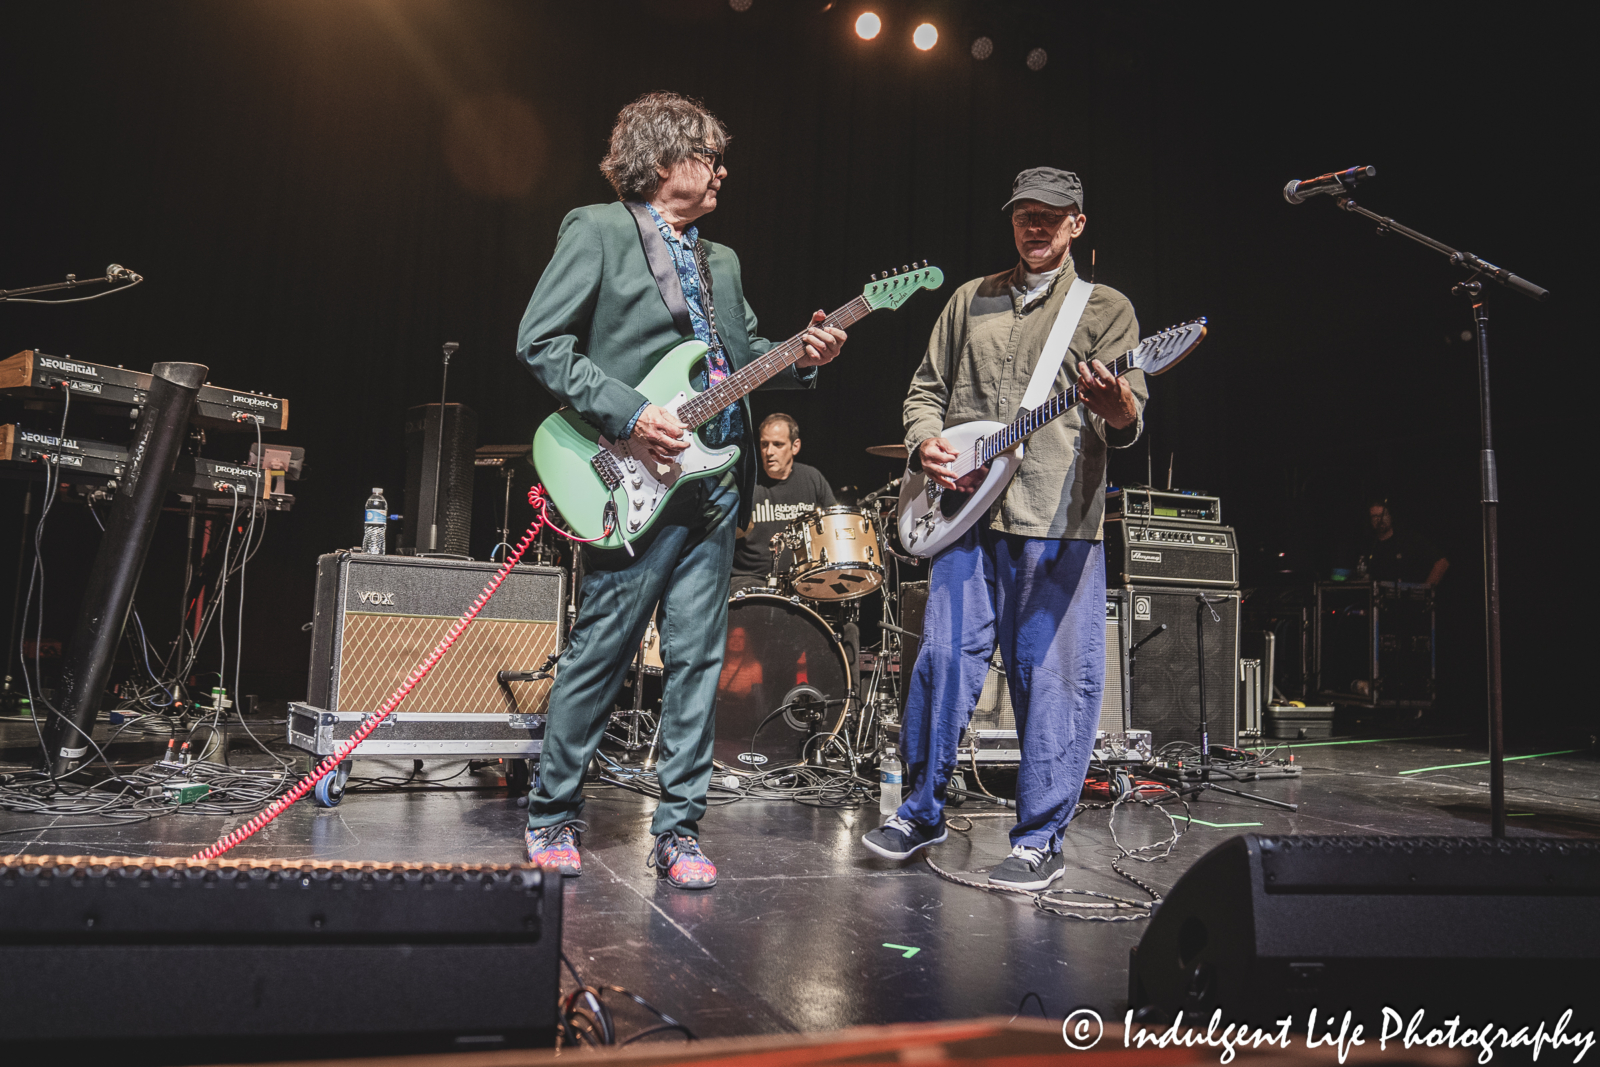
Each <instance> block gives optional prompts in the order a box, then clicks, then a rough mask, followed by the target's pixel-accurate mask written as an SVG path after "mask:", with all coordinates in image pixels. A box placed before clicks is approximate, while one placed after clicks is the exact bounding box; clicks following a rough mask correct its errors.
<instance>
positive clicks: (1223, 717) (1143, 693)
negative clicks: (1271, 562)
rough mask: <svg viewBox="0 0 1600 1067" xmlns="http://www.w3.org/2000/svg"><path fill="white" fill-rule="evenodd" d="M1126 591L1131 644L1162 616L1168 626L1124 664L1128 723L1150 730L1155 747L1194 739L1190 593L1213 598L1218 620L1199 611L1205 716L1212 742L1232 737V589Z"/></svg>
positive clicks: (1235, 622) (1235, 714) (1235, 670)
mask: <svg viewBox="0 0 1600 1067" xmlns="http://www.w3.org/2000/svg"><path fill="white" fill-rule="evenodd" d="M1124 593H1125V595H1126V596H1127V598H1128V599H1127V603H1128V610H1129V615H1130V616H1131V618H1130V619H1129V631H1128V641H1129V645H1130V647H1131V646H1132V645H1136V644H1138V643H1139V642H1140V641H1141V640H1143V639H1144V638H1145V637H1148V636H1149V635H1150V633H1151V632H1152V631H1154V630H1155V629H1156V628H1157V627H1159V626H1160V625H1161V624H1162V623H1166V624H1167V629H1166V630H1165V631H1164V632H1163V633H1161V634H1159V635H1158V636H1156V637H1154V638H1152V639H1151V640H1150V642H1149V643H1148V644H1146V645H1145V646H1144V647H1143V648H1141V649H1139V651H1138V653H1137V655H1136V656H1134V657H1133V659H1132V661H1131V662H1130V663H1129V675H1130V677H1131V679H1132V680H1131V683H1130V684H1129V687H1128V688H1129V694H1130V696H1129V701H1128V714H1129V720H1130V725H1131V726H1133V727H1136V728H1138V729H1141V730H1149V731H1150V732H1151V734H1153V735H1154V737H1153V742H1154V744H1155V746H1156V749H1157V750H1158V751H1159V750H1160V748H1161V746H1163V745H1167V744H1170V743H1172V742H1174V741H1188V742H1191V743H1193V744H1196V745H1198V744H1199V743H1200V662H1199V660H1198V658H1197V657H1196V653H1195V618H1194V613H1195V608H1196V606H1197V605H1196V602H1195V597H1196V596H1198V595H1199V594H1201V593H1204V594H1205V595H1206V596H1208V597H1221V598H1222V600H1221V602H1220V603H1216V604H1212V605H1211V607H1212V608H1213V609H1215V611H1216V613H1217V616H1218V617H1219V618H1220V620H1221V621H1220V622H1219V621H1217V620H1214V619H1213V618H1212V617H1211V612H1210V611H1206V612H1204V613H1203V618H1204V626H1205V652H1206V720H1207V722H1208V723H1209V725H1210V727H1211V743H1212V744H1214V745H1216V744H1221V745H1233V744H1237V743H1238V738H1239V594H1238V593H1233V592H1228V591H1226V590H1220V589H1205V588H1193V587H1191V588H1188V589H1185V588H1182V587H1179V586H1155V585H1135V586H1132V587H1130V588H1128V589H1126V590H1124Z"/></svg>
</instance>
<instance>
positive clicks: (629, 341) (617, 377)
mask: <svg viewBox="0 0 1600 1067" xmlns="http://www.w3.org/2000/svg"><path fill="white" fill-rule="evenodd" d="M700 240H702V241H705V240H706V239H705V238H704V237H701V238H700ZM706 251H707V253H708V255H709V258H710V262H711V289H712V297H713V301H714V302H715V304H716V309H717V326H718V329H717V334H718V336H719V337H721V338H722V344H723V348H724V349H725V350H726V352H727V354H728V359H729V362H731V363H732V364H733V369H734V370H738V369H739V368H741V367H743V366H745V365H746V364H748V363H749V362H750V361H751V360H753V359H755V358H756V357H757V356H759V355H761V354H762V353H763V352H765V351H767V350H768V349H769V348H771V347H772V342H771V341H768V340H767V339H765V338H763V337H761V336H760V335H759V334H757V333H756V315H755V312H754V311H752V310H751V309H750V304H749V302H748V301H746V300H745V298H744V282H743V279H742V278H741V276H740V273H739V257H738V256H736V255H735V254H734V252H733V249H731V248H728V247H727V246H725V245H719V244H714V243H712V242H710V241H706ZM683 339H684V338H683V336H682V335H681V334H680V333H679V332H678V330H677V328H676V327H675V326H674V325H673V322H672V314H671V312H669V311H668V310H667V304H666V301H665V299H663V297H662V296H661V291H660V290H659V289H658V288H657V287H656V281H655V277H654V276H653V275H652V274H651V273H650V264H649V262H648V261H647V260H646V259H645V254H644V247H643V245H642V244H640V238H639V227H638V225H637V223H635V222H634V219H633V215H632V214H630V213H629V211H628V209H627V208H626V207H624V206H623V205H622V204H621V203H612V204H593V205H590V206H588V207H580V208H577V209H576V210H574V211H572V212H570V213H568V215H567V217H566V218H565V219H563V220H562V223H561V232H560V234H559V236H557V238H556V250H555V254H554V255H553V256H551V257H550V264H549V265H548V266H547V267H545V270H544V274H543V276H542V277H540V279H539V284H538V285H537V286H536V287H535V288H534V290H533V296H532V297H531V298H530V299H529V300H528V310H527V311H525V312H523V315H522V325H521V327H520V328H519V329H518V331H517V358H518V359H520V360H521V361H522V362H523V363H524V364H526V365H527V367H528V370H529V371H530V372H532V374H533V376H534V377H535V378H536V379H538V381H539V384H540V385H542V386H544V387H545V388H546V389H548V390H549V391H550V393H551V394H552V395H553V396H555V398H556V399H557V400H558V401H560V402H561V403H563V404H566V405H570V406H571V407H572V408H574V409H575V410H576V411H577V412H578V413H579V414H580V415H582V416H583V417H584V418H585V419H586V420H588V421H589V422H590V423H591V424H592V425H594V426H596V427H598V428H599V430H600V432H601V433H603V434H605V435H606V436H607V437H610V438H613V439H616V438H620V437H621V436H623V433H624V431H626V430H627V428H628V423H629V422H630V421H631V420H632V419H633V416H634V414H635V413H636V412H637V411H638V410H639V408H640V406H641V405H643V404H645V403H647V402H649V400H650V398H648V397H646V396H645V395H644V394H643V393H641V392H639V390H638V389H636V388H635V386H637V385H638V384H639V382H641V381H643V380H644V376H645V375H646V374H648V373H649V372H650V370H651V368H653V367H654V366H655V365H656V362H657V360H659V359H660V358H661V356H662V355H663V354H665V353H666V351H667V350H668V349H670V348H672V346H674V345H675V344H677V343H678V342H679V341H682V340H683ZM815 378H816V374H815V373H814V372H812V373H807V374H805V375H804V376H802V375H801V374H800V373H798V372H797V371H796V370H795V369H794V368H792V367H791V368H790V369H789V370H788V371H785V372H784V373H782V374H779V375H777V376H776V377H774V378H772V379H771V380H770V381H768V382H767V383H766V385H765V386H763V388H779V389H783V388H790V389H796V388H808V387H809V386H810V385H811V384H812V381H813V380H814V379H815ZM739 403H740V405H741V406H742V407H743V409H744V425H745V436H744V439H743V440H742V441H741V442H740V457H739V463H738V465H737V467H736V468H735V471H736V473H737V476H738V484H739V500H740V505H739V506H740V512H741V514H740V519H739V524H740V525H741V526H743V525H746V524H747V523H748V517H749V513H750V508H751V506H752V504H753V497H754V488H755V462H754V448H753V446H752V443H751V441H752V436H751V433H752V427H753V422H752V419H751V414H750V402H749V400H748V399H742V400H740V401H739Z"/></svg>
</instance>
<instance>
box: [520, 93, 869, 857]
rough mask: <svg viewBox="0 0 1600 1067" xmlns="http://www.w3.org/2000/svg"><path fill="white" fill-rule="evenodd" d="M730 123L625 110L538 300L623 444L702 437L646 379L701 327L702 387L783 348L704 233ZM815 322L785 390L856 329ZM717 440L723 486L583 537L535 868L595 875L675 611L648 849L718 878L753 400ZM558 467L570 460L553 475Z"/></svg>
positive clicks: (553, 384)
mask: <svg viewBox="0 0 1600 1067" xmlns="http://www.w3.org/2000/svg"><path fill="white" fill-rule="evenodd" d="M727 143H728V133H727V131H726V129H724V127H723V125H722V123H721V122H720V121H718V120H717V118H716V116H714V115H712V114H711V113H710V112H709V111H707V110H706V109H705V108H704V107H702V106H701V105H700V104H698V103H697V102H695V101H692V100H687V99H685V98H683V97H681V96H678V95H676V94H673V93H650V94H648V95H646V96H643V97H640V98H639V99H638V100H636V101H634V102H633V103H631V104H629V105H628V106H627V107H625V108H623V109H622V112H621V114H619V115H618V116H617V122H616V126H615V127H614V128H613V129H612V131H611V145H610V151H609V152H608V154H607V155H606V158H605V159H604V160H603V161H602V162H601V164H600V169H601V171H602V172H603V173H604V174H605V176H606V178H607V180H608V181H610V182H611V185H612V187H613V188H615V189H616V191H617V196H618V198H619V201H620V202H619V203H613V204H600V205H593V206H590V207H583V208H578V209H577V210H576V211H573V212H571V213H570V214H569V215H567V217H566V219H565V220H564V221H563V222H562V224H561V232H560V236H559V237H558V238H557V241H556V250H555V254H554V256H552V257H551V260H550V264H549V266H547V267H546V268H545V271H544V275H543V276H542V277H541V278H540V279H539V284H538V286H537V287H536V288H535V289H534V292H533V297H532V299H530V300H529V301H528V310H527V311H526V313H524V315H523V317H522V325H521V328H520V329H519V331H518V335H517V357H518V358H519V359H520V360H521V361H522V362H523V363H524V364H526V365H527V367H528V370H529V371H531V372H532V374H533V376H534V377H535V378H536V379H538V381H539V383H540V384H541V385H543V386H544V387H545V388H546V389H548V390H549V391H550V392H551V393H552V394H554V396H555V397H556V399H557V400H559V401H560V402H561V403H563V404H566V405H569V406H570V407H571V408H572V409H573V410H574V411H576V412H577V413H578V415H580V416H581V417H582V418H583V419H585V420H586V421H588V422H589V423H590V424H592V425H593V426H595V427H596V428H597V429H598V430H599V431H600V432H601V433H602V434H604V435H605V436H606V437H607V438H610V439H612V440H620V439H623V438H631V439H632V440H633V441H634V442H636V443H640V444H642V445H643V446H644V447H645V448H646V449H647V450H648V452H649V454H650V455H651V456H652V457H653V458H654V459H656V460H657V461H658V462H661V463H666V462H668V461H670V460H671V459H672V458H673V457H674V456H677V455H678V454H679V453H681V452H683V451H684V450H685V449H686V448H687V447H688V442H687V440H686V434H687V432H688V431H687V429H686V427H685V426H684V424H683V423H682V422H680V421H679V420H678V419H677V418H676V417H675V416H674V415H673V413H672V412H671V411H668V410H666V409H665V408H663V407H660V406H658V405H656V404H653V403H651V402H650V401H649V400H648V399H647V398H646V397H645V396H644V394H642V393H641V392H640V391H639V390H638V389H637V388H636V386H638V385H639V383H640V382H641V381H642V380H643V379H644V378H645V376H646V375H647V374H648V373H649V372H650V370H651V369H652V368H653V367H654V366H655V365H656V362H657V361H658V360H659V359H660V358H661V356H662V355H663V354H664V353H665V352H666V351H667V350H669V349H670V348H672V347H673V346H674V345H676V344H678V343H679V342H680V341H682V340H683V339H684V338H686V337H695V338H698V339H699V340H700V341H702V342H703V343H705V344H706V345H707V346H708V347H709V349H710V352H709V354H708V357H707V360H706V364H707V365H706V367H705V369H704V370H703V371H702V372H701V375H702V377H701V379H700V381H698V382H697V383H696V384H697V386H699V387H707V386H709V385H715V384H716V383H717V382H719V381H721V380H722V379H724V378H726V377H727V376H728V375H729V374H732V373H734V372H735V371H737V370H739V369H740V368H741V367H743V366H745V365H746V364H748V363H749V362H750V361H751V360H753V359H755V358H756V357H757V356H759V355H761V354H762V353H763V352H765V351H767V350H768V349H769V348H771V347H772V345H771V342H769V341H767V340H765V339H763V338H762V337H760V336H759V335H758V334H757V333H756V317H755V313H754V312H752V311H751V310H750V305H749V304H748V303H746V302H745V298H744V290H743V285H742V282H741V279H740V274H739V259H738V257H737V256H735V255H734V253H733V251H732V250H731V249H729V248H727V247H725V246H722V245H716V244H712V243H711V242H710V241H708V240H705V239H704V238H702V237H700V235H699V231H698V228H697V227H696V225H695V221H696V220H697V219H699V218H700V217H701V216H703V215H705V214H707V213H709V212H711V211H713V210H715V209H716V206H717V196H718V194H719V192H720V191H721V188H722V183H723V181H725V180H726V179H727V176H728V170H727V168H726V167H724V166H723V165H722V159H723V152H724V150H725V149H726V147H727ZM823 318H824V316H823V313H822V312H820V311H819V312H817V313H816V315H815V316H814V317H813V324H814V325H813V326H812V328H810V329H809V330H808V331H807V332H806V334H805V347H806V354H805V355H804V356H803V357H801V358H800V359H799V361H798V363H797V364H796V365H795V367H794V369H792V370H790V371H785V372H784V373H781V374H779V375H778V376H777V377H776V378H774V379H772V381H771V382H770V383H769V385H770V386H776V387H780V388H781V387H785V386H786V387H789V388H806V387H809V386H810V385H811V384H812V383H813V381H814V380H815V378H816V370H815V368H816V367H818V366H820V365H822V364H824V363H827V362H829V361H830V360H832V359H833V358H834V357H836V356H837V355H838V354H839V349H840V346H841V345H843V344H844V341H845V333H844V331H843V330H840V329H837V328H834V327H827V328H820V327H818V326H817V325H815V324H817V323H820V322H821V321H822V320H823ZM699 432H700V434H701V437H702V439H703V440H704V443H705V445H707V446H709V447H717V448H720V447H723V446H727V445H734V444H736V445H738V446H739V448H740V449H741V452H742V455H741V458H740V461H739V463H738V464H737V465H736V466H735V467H733V468H732V469H731V470H729V471H728V472H727V473H726V474H724V475H723V476H722V478H721V479H720V480H719V479H717V478H714V477H713V478H705V479H702V480H699V481H694V482H690V483H688V484H686V485H684V486H682V487H680V489H679V491H678V492H677V493H676V494H675V495H674V496H673V497H672V498H671V499H670V500H669V501H668V502H667V504H666V505H665V506H664V510H663V511H662V513H661V514H660V515H659V516H658V517H657V518H656V520H655V522H654V524H653V525H652V526H651V527H650V529H649V531H648V532H647V533H646V534H645V535H644V536H642V537H640V538H638V539H637V540H634V541H632V542H631V543H630V544H629V545H628V547H627V550H624V549H607V550H596V549H586V550H585V560H584V563H585V568H586V571H587V573H586V574H585V575H584V581H583V588H582V591H581V592H582V600H581V602H580V605H579V608H578V618H577V621H576V623H575V624H574V625H573V628H572V634H571V637H570V639H569V643H568V645H567V649H566V651H565V653H564V654H563V655H562V657H561V665H560V667H559V669H558V671H557V676H556V682H555V686H554V688H553V689H552V690H551V694H550V714H549V721H548V725H547V727H546V730H545V739H544V750H543V754H542V756H541V757H540V761H539V774H538V778H537V780H536V782H535V784H534V787H533V790H532V792H531V793H530V794H529V797H528V831H527V847H528V859H529V861H530V862H532V863H535V864H540V865H543V866H550V867H557V868H559V869H560V870H561V873H562V874H566V875H576V874H578V873H579V871H580V870H581V866H582V864H581V860H580V857H579V853H578V846H579V844H580V843H581V833H582V831H583V830H585V829H587V827H586V825H585V824H584V823H583V822H582V820H581V816H582V813H583V790H582V785H583V771H584V768H585V767H587V766H588V764H589V761H590V760H591V759H592V758H593V757H594V754H595V751H596V749H597V748H598V747H599V745H600V738H601V735H602V734H603V733H604V732H605V727H606V723H607V721H608V720H609V718H610V715H611V709H612V705H613V704H614V703H615V701H616V699H617V696H618V694H619V693H620V692H621V688H622V683H623V679H624V677H625V675H626V673H627V670H628V667H629V665H630V663H631V662H632V660H633V657H634V655H635V653H636V652H637V650H638V648H639V642H640V641H641V640H642V638H643V636H644V630H645V625H646V623H647V622H648V621H649V618H650V615H651V612H652V610H653V609H654V608H655V606H656V604H657V603H658V602H659V603H660V605H661V655H662V661H663V665H664V675H665V684H664V689H663V692H662V709H661V726H660V733H659V738H658V742H659V748H660V761H659V762H658V763H657V765H656V775H657V778H658V779H659V782H660V787H661V799H660V802H659V803H658V805H657V807H656V812H655V817H654V820H653V821H652V823H651V828H650V830H651V833H652V834H653V835H655V844H654V846H653V848H652V849H651V853H650V863H651V865H652V866H654V867H655V868H656V872H657V874H658V875H659V876H661V877H664V878H666V879H667V880H668V881H669V882H671V884H673V885H675V886H677V887H679V888H683V889H707V888H710V887H711V886H712V885H714V884H715V883H716V879H717V869H716V866H715V865H714V864H713V863H712V862H711V861H710V860H709V859H708V858H707V857H706V856H705V854H704V853H703V852H702V851H701V848H700V843H699V837H700V818H701V816H702V815H704V814H705V809H706V789H707V787H708V786H709V784H710V781H711V769H712V765H711V751H712V750H711V745H712V740H713V726H712V711H713V707H714V703H715V700H716V690H717V679H718V675H719V674H720V672H721V670H722V656H723V649H724V644H725V641H726V634H727V624H728V583H729V573H730V571H731V564H732V560H733V552H734V530H735V527H736V526H744V525H747V524H748V523H749V516H750V506H751V500H752V488H753V484H754V479H755V463H754V447H753V440H752V437H751V417H750V408H749V403H748V401H746V400H743V399H741V400H740V401H739V402H737V403H735V404H732V405H730V406H728V407H727V408H725V409H724V410H723V411H722V412H721V413H720V414H719V415H718V416H717V417H716V418H714V419H712V420H711V421H710V422H709V423H707V424H706V425H705V426H704V427H703V428H702V429H701V430H700V431H699ZM539 474H540V477H541V478H544V479H545V480H547V481H548V480H550V479H551V478H553V477H556V472H550V471H540V472H539Z"/></svg>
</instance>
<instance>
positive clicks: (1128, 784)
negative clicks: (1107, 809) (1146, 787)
mask: <svg viewBox="0 0 1600 1067" xmlns="http://www.w3.org/2000/svg"><path fill="white" fill-rule="evenodd" d="M1132 796H1133V779H1132V778H1130V777H1129V776H1128V772H1127V771H1118V772H1117V773H1116V776H1115V777H1114V778H1112V780H1111V799H1112V800H1128V799H1129V798H1131V797H1132Z"/></svg>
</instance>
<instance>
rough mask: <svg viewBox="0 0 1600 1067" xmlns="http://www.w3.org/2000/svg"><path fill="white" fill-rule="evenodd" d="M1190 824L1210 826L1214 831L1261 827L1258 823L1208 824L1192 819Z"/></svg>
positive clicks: (1202, 820) (1201, 820)
mask: <svg viewBox="0 0 1600 1067" xmlns="http://www.w3.org/2000/svg"><path fill="white" fill-rule="evenodd" d="M1189 821H1190V822H1197V823H1199V824H1200V825H1201V826H1209V827H1211V828H1212V829H1214V830H1226V829H1228V828H1229V827H1233V826H1260V825H1261V824H1260V823H1258V822H1206V821H1205V820H1204V819H1196V818H1192V817H1191V818H1190V819H1189Z"/></svg>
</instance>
